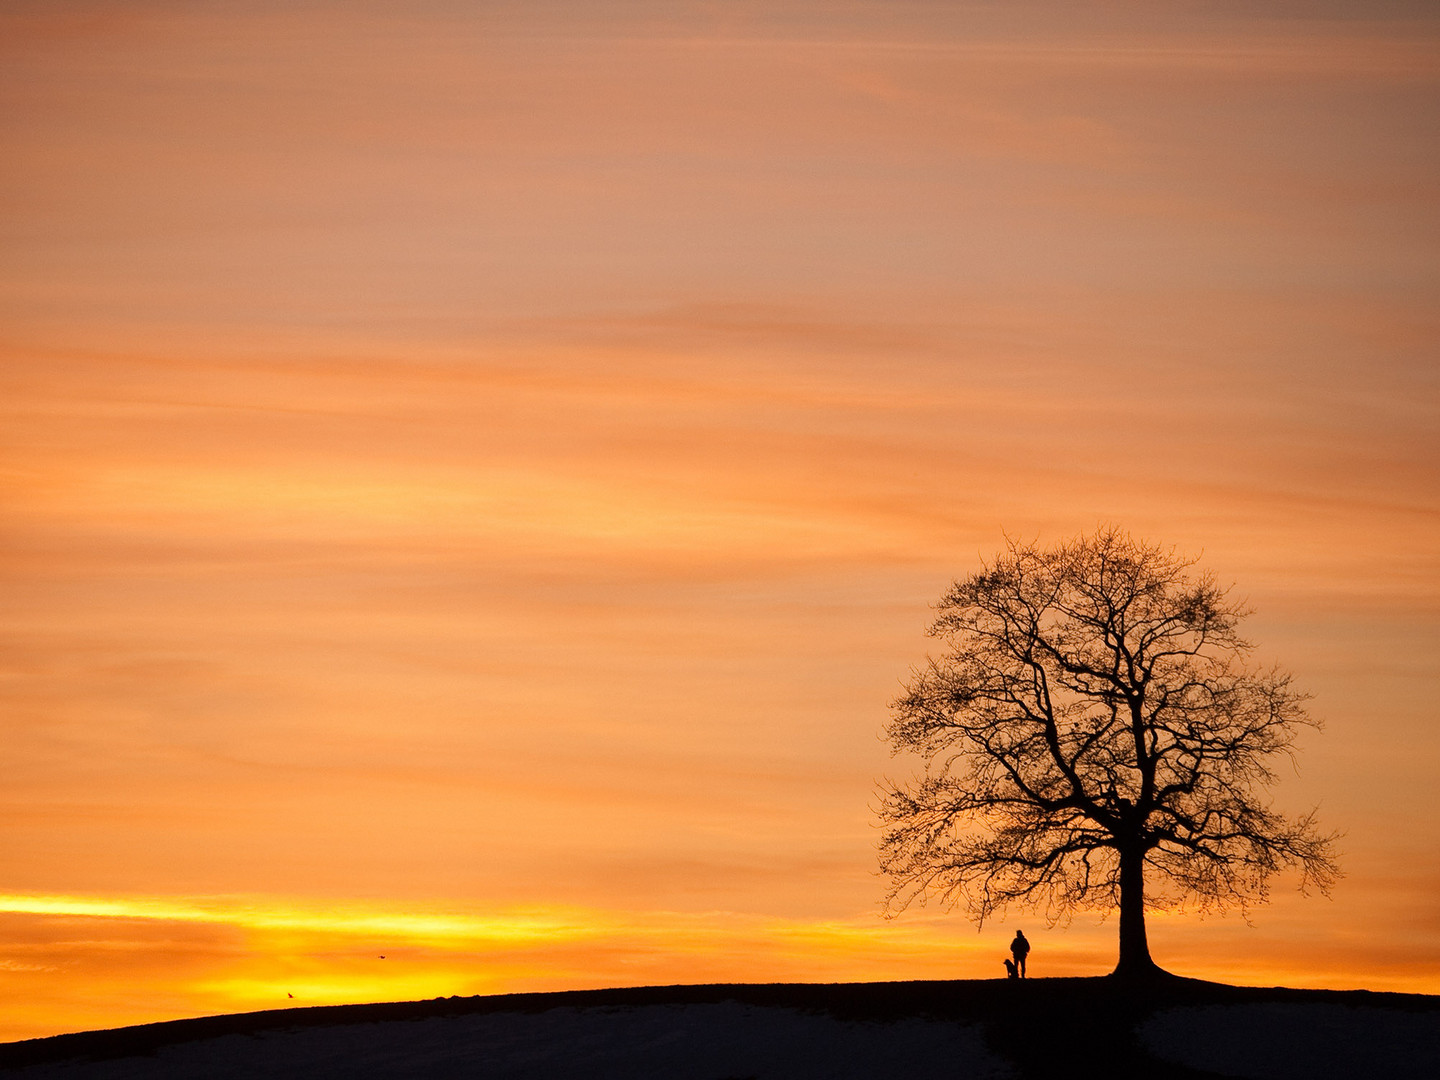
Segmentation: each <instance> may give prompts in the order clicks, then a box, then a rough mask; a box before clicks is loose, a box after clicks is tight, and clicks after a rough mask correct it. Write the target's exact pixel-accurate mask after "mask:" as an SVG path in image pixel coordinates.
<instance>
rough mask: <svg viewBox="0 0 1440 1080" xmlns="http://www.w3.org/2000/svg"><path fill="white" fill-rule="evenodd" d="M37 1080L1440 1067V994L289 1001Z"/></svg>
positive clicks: (859, 987) (69, 1065) (123, 1044)
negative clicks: (291, 1005)
mask: <svg viewBox="0 0 1440 1080" xmlns="http://www.w3.org/2000/svg"><path fill="white" fill-rule="evenodd" d="M0 1075H4V1076H15V1077H27V1078H42V1077H44V1078H50V1077H54V1078H56V1080H60V1078H75V1080H80V1078H85V1080H101V1078H106V1080H109V1078H114V1080H121V1078H132V1077H133V1078H140V1077H158V1078H166V1077H197V1076H204V1077H209V1078H216V1080H225V1078H231V1077H253V1076H266V1077H279V1078H284V1077H305V1078H307V1080H324V1078H328V1077H356V1078H375V1080H379V1078H382V1077H383V1078H401V1077H416V1078H419V1077H427V1078H436V1080H445V1078H448V1077H462V1076H464V1077H476V1076H483V1077H487V1078H490V1077H493V1078H505V1080H512V1078H513V1080H521V1078H526V1080H529V1078H540V1077H546V1078H554V1077H577V1078H578V1077H586V1078H593V1080H608V1078H615V1080H619V1078H622V1077H624V1078H631V1080H642V1078H649V1077H655V1078H660V1077H667V1078H668V1077H692V1078H696V1080H738V1078H740V1077H754V1078H756V1080H760V1078H782V1077H783V1078H787V1080H795V1078H816V1080H819V1078H844V1077H856V1078H859V1077H867V1078H868V1077H883V1076H910V1075H914V1076H920V1075H937V1076H938V1075H943V1076H956V1077H967V1078H969V1077H975V1078H980V1077H995V1078H1000V1077H1016V1078H1032V1077H1033V1078H1040V1077H1061V1076H1063V1077H1068V1078H1075V1077H1126V1076H1135V1075H1148V1076H1164V1077H1181V1078H1184V1077H1246V1078H1252V1080H1271V1078H1274V1080H1289V1078H1295V1080H1299V1078H1306V1080H1325V1078H1331V1077H1333V1078H1341V1077H1344V1078H1351V1077H1358V1076H1383V1077H1387V1078H1404V1077H1426V1076H1435V1075H1440V997H1435V996H1429V995H1420V994H1392V993H1375V992H1371V991H1365V990H1348V991H1336V990H1293V989H1283V988H1259V987H1237V986H1226V985H1223V984H1220V983H1211V982H1201V981H1198V980H1193V979H1182V978H1176V977H1170V976H1165V977H1162V978H1159V979H1156V980H1151V981H1149V982H1146V983H1143V984H1137V983H1125V982H1117V981H1115V980H1114V979H1113V978H1080V979H1037V980H1026V981H1019V980H1011V981H1007V980H969V981H947V982H895V983H842V984H830V985H820V984H768V985H743V984H742V985H714V986H666V987H639V988H630V989H614V990H585V991H569V992H561V993H546V994H504V995H496V996H491V997H468V998H460V997H451V998H437V999H433V1000H429V1001H413V1002H397V1003H392V1004H375V1005H341V1006H325V1007H315V1008H299V1009H278V1010H273V1011H267V1012H257V1013H245V1014H238V1015H233V1016H215V1017H206V1018H201V1019H191V1020H175V1021H170V1022H168V1023H159V1024H144V1025H140V1026H137V1027H129V1028H120V1029H116V1030H113V1031H94V1032H84V1033H79V1034H71V1035H59V1036H55V1037H53V1038H48V1039H34V1040H29V1041H26V1042H19V1043H10V1044H8V1045H5V1046H0Z"/></svg>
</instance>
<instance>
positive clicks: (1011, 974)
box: [1005, 960, 1020, 979]
mask: <svg viewBox="0 0 1440 1080" xmlns="http://www.w3.org/2000/svg"><path fill="white" fill-rule="evenodd" d="M1005 977H1006V978H1007V979H1018V978H1019V977H1020V972H1019V971H1018V970H1016V968H1015V961H1014V960H1006V961H1005Z"/></svg>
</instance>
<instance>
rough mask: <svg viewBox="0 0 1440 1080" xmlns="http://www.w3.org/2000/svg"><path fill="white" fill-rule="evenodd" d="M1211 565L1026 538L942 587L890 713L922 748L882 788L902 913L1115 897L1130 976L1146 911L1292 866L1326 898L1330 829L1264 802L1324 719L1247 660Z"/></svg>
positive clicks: (913, 748)
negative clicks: (915, 905) (917, 662)
mask: <svg viewBox="0 0 1440 1080" xmlns="http://www.w3.org/2000/svg"><path fill="white" fill-rule="evenodd" d="M1196 561H1197V560H1195V559H1188V558H1183V557H1180V556H1177V555H1176V554H1175V553H1174V552H1173V550H1167V549H1163V548H1161V547H1159V546H1156V545H1153V544H1149V543H1146V542H1143V541H1138V540H1134V539H1132V538H1131V537H1130V536H1129V535H1128V534H1127V533H1125V532H1124V531H1122V530H1120V529H1116V528H1106V529H1102V530H1100V531H1099V532H1097V533H1096V534H1095V535H1093V536H1081V537H1079V538H1076V539H1074V540H1071V541H1068V542H1065V543H1062V544H1060V545H1059V546H1057V547H1054V548H1050V549H1045V550H1041V549H1039V548H1037V547H1035V546H1033V545H1022V544H1018V543H1016V542H1014V541H1011V542H1010V543H1009V545H1008V550H1007V551H1005V552H1003V553H1002V554H1001V555H999V556H998V557H997V558H996V559H995V561H994V562H993V563H992V564H991V565H988V566H982V568H981V570H980V572H979V573H977V574H975V575H973V576H971V577H970V578H968V579H966V580H965V581H961V582H957V583H955V585H954V586H953V587H952V588H951V589H950V590H949V591H948V592H947V593H946V594H945V596H944V597H943V598H942V599H941V601H940V603H939V605H938V608H937V611H938V615H939V617H938V618H937V619H936V620H935V623H934V625H933V626H931V628H930V631H929V633H930V635H931V636H932V637H936V638H938V639H940V640H941V641H942V642H944V644H945V646H946V651H945V653H944V655H942V656H941V657H940V658H939V659H931V660H930V661H929V662H928V664H927V665H926V666H925V667H924V668H923V669H921V670H916V671H914V672H913V673H912V678H911V680H910V683H909V685H908V686H907V687H906V691H905V693H904V695H903V696H902V697H900V698H899V699H898V700H897V701H895V702H894V704H893V706H892V709H893V712H892V717H891V720H890V722H889V724H888V725H887V728H886V735H887V736H888V738H889V741H890V743H891V747H892V751H893V752H894V753H901V752H913V753H916V754H919V755H920V756H922V757H923V758H924V759H925V761H926V765H925V771H924V774H923V775H921V776H918V777H916V778H914V779H913V780H912V781H911V782H909V783H906V784H897V783H894V782H886V784H885V785H884V787H883V789H882V792H881V797H882V802H881V808H880V816H881V821H882V824H883V825H884V827H885V828H884V832H883V835H882V839H881V842H880V865H881V869H882V870H883V871H884V872H885V873H886V874H887V875H889V878H890V880H891V888H890V891H889V893H888V895H887V897H886V904H887V913H889V914H892V915H893V914H895V913H897V912H898V911H900V910H903V909H904V908H905V907H907V906H908V905H909V904H910V903H911V902H912V901H915V900H917V899H918V900H919V902H920V903H922V904H923V903H925V901H926V900H927V899H930V898H938V899H939V900H941V901H942V902H944V903H946V904H948V905H950V906H954V905H956V904H963V905H964V906H965V907H966V908H968V910H969V911H970V913H971V914H972V916H973V917H974V918H975V919H976V921H977V922H978V923H980V924H981V925H983V923H984V921H985V920H986V919H987V918H989V917H990V916H991V915H993V914H994V913H996V912H998V911H1001V910H1003V909H1004V908H1006V907H1007V906H1010V905H1012V904H1015V905H1019V906H1021V907H1023V908H1027V909H1032V910H1033V909H1040V910H1043V911H1044V913H1045V915H1046V918H1047V920H1048V921H1049V922H1050V923H1051V924H1052V925H1053V924H1054V923H1055V922H1057V921H1061V920H1065V919H1068V918H1069V917H1070V916H1071V915H1072V914H1073V913H1074V912H1075V911H1077V910H1079V909H1084V908H1090V909H1094V908H1099V909H1102V910H1114V908H1116V907H1117V906H1118V908H1119V910H1120V956H1119V962H1118V964H1117V966H1116V968H1115V974H1116V975H1119V976H1124V977H1144V976H1146V975H1149V974H1153V973H1156V972H1158V971H1159V968H1158V967H1156V966H1155V964H1154V962H1153V961H1152V960H1151V958H1150V948H1149V943H1148V939H1147V937H1146V932H1145V911H1146V909H1147V908H1152V909H1153V908H1162V907H1163V908H1175V907H1183V906H1187V905H1192V904H1193V905H1195V906H1198V907H1199V908H1200V909H1201V910H1215V909H1225V908H1229V907H1234V906H1238V907H1239V908H1240V909H1241V910H1242V911H1245V910H1247V908H1248V905H1249V903H1250V902H1251V901H1252V900H1259V901H1263V900H1264V899H1265V898H1266V895H1267V882H1268V879H1269V878H1270V877H1271V875H1272V874H1274V873H1275V872H1276V871H1277V870H1279V869H1280V868H1281V867H1284V866H1296V867H1298V868H1299V869H1300V872H1301V881H1300V887H1301V889H1302V891H1304V890H1307V889H1308V888H1309V887H1312V886H1313V887H1315V888H1318V889H1319V890H1320V891H1321V892H1328V890H1329V887H1330V885H1331V884H1332V883H1333V882H1334V880H1335V879H1336V878H1337V877H1338V876H1339V871H1338V869H1337V867H1336V864H1335V861H1334V859H1333V852H1332V846H1333V841H1334V840H1335V834H1329V835H1322V834H1321V833H1320V832H1319V830H1318V828H1317V825H1316V822H1315V814H1314V811H1311V812H1310V813H1308V814H1306V815H1304V816H1302V817H1300V818H1298V819H1294V820H1292V819H1287V818H1286V817H1284V816H1282V815H1281V814H1278V813H1276V812H1274V811H1272V810H1271V809H1270V808H1269V806H1268V803H1267V801H1266V800H1265V799H1264V797H1263V796H1264V792H1265V789H1266V788H1267V787H1268V786H1269V785H1270V784H1271V783H1273V782H1274V780H1275V775H1274V773H1273V772H1272V771H1271V769H1270V766H1269V764H1267V762H1270V761H1273V760H1274V759H1275V757H1276V756H1277V755H1279V756H1281V757H1285V756H1291V755H1293V752H1294V749H1295V735H1296V731H1297V729H1298V728H1302V727H1312V728H1318V727H1319V724H1318V723H1317V722H1316V721H1315V720H1312V719H1311V718H1310V717H1309V716H1307V715H1306V713H1305V711H1304V709H1303V708H1302V703H1303V702H1304V700H1305V695H1304V694H1301V693H1298V692H1296V691H1295V690H1294V689H1293V688H1292V687H1291V678H1290V676H1289V675H1288V674H1286V673H1285V672H1283V671H1281V670H1279V669H1278V668H1256V667H1253V666H1251V665H1250V664H1249V663H1247V660H1248V656H1249V653H1250V651H1251V645H1250V644H1249V643H1248V642H1246V641H1245V640H1243V639H1242V638H1241V637H1240V636H1239V634H1238V633H1237V627H1238V626H1239V624H1240V622H1241V621H1242V620H1243V619H1244V618H1245V616H1246V615H1248V614H1249V611H1248V610H1247V609H1246V608H1245V606H1244V605H1243V604H1241V603H1238V602H1236V601H1233V600H1231V599H1230V598H1229V597H1228V595H1227V593H1228V590H1227V589H1223V588H1221V587H1219V586H1218V585H1217V584H1216V581H1215V578H1214V575H1213V574H1210V573H1208V572H1207V573H1198V574H1197V573H1192V567H1194V566H1195V563H1196ZM1147 879H1148V880H1149V881H1150V882H1151V883H1155V882H1157V879H1158V882H1159V884H1160V887H1159V888H1157V889H1155V890H1154V891H1152V892H1150V893H1147V891H1146V883H1147Z"/></svg>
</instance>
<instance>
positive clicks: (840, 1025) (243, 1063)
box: [18, 1002, 1011, 1080]
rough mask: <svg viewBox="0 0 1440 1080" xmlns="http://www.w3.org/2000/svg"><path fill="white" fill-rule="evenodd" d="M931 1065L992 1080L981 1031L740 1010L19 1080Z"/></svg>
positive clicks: (310, 1040) (123, 1064) (187, 1059)
mask: <svg viewBox="0 0 1440 1080" xmlns="http://www.w3.org/2000/svg"><path fill="white" fill-rule="evenodd" d="M937 1069H938V1070H941V1071H943V1074H944V1075H945V1076H947V1077H956V1078H961V1080H971V1078H973V1080H999V1078H1001V1077H1005V1076H1009V1075H1011V1071H1010V1069H1009V1067H1008V1066H1007V1065H1006V1064H1005V1063H1004V1062H1003V1061H1001V1060H1000V1059H998V1058H997V1057H996V1056H995V1055H993V1054H992V1053H991V1052H990V1051H989V1050H988V1049H987V1048H986V1047H985V1044H984V1041H983V1038H982V1036H981V1033H980V1029H979V1028H978V1027H975V1026H973V1025H968V1024H957V1023H954V1022H947V1021H940V1020H924V1019H907V1020H900V1021H896V1022H894V1023H872V1022H862V1021H845V1020H837V1019H835V1018H833V1017H830V1016H827V1015H824V1014H816V1013H805V1012H800V1011H798V1010H794V1009H783V1008H774V1007H764V1006H753V1005H741V1004H738V1003H735V1002H723V1003H720V1004H714V1005H643V1006H632V1007H619V1008H605V1007H589V1008H573V1007H566V1008H556V1009H550V1010H548V1011H546V1012H541V1013H481V1014H470V1015H464V1016H454V1017H430V1018H427V1019H424V1020H412V1021H389V1022H385V1023H375V1024H349V1025H344V1026H337V1027H315V1028H297V1029H282V1030H276V1031H266V1032H259V1033H257V1034H254V1035H226V1036H223V1037H221V1038H216V1039H206V1040H203V1041H197V1042H191V1043H182V1044H178V1045H174V1046H168V1047H165V1048H164V1049H162V1050H160V1051H159V1053H158V1054H157V1055H156V1056H154V1057H143V1058H140V1057H132V1058H122V1059H119V1060H115V1061H102V1062H95V1063H93V1064H87V1063H80V1062H70V1063H61V1064H54V1065H42V1066H34V1067H32V1068H29V1069H25V1070H23V1071H22V1072H20V1073H19V1074H18V1075H19V1076H23V1077H25V1078H26V1080H142V1078H143V1080H180V1078H186V1080H193V1078H194V1077H201V1076H203V1077H206V1078H207V1080H240V1078H244V1080H253V1078H254V1077H260V1076H263V1077H267V1078H270V1080H286V1078H292V1077H293V1078H295V1080H332V1078H340V1077H344V1078H346V1080H379V1078H381V1077H384V1078H386V1080H402V1078H404V1080H408V1078H412V1077H413V1078H415V1080H422V1078H423V1080H451V1078H459V1077H466V1078H467V1080H468V1078H473V1077H477V1076H484V1077H486V1080H542V1078H543V1080H558V1078H566V1077H577V1078H579V1077H584V1078H586V1080H647V1078H652V1077H653V1078H655V1080H660V1078H664V1080H671V1078H674V1077H689V1078H694V1080H740V1078H747V1077H753V1078H754V1080H768V1078H775V1080H781V1078H783V1080H848V1078H852V1077H853V1078H855V1080H862V1078H863V1080H875V1078H876V1077H884V1076H904V1075H920V1074H922V1072H925V1073H933V1072H935V1071H936V1070H937Z"/></svg>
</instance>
